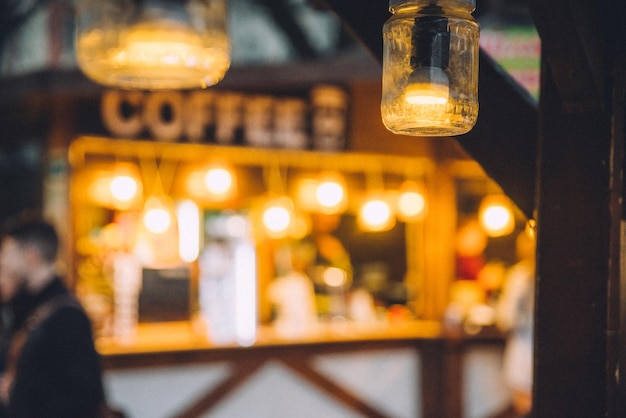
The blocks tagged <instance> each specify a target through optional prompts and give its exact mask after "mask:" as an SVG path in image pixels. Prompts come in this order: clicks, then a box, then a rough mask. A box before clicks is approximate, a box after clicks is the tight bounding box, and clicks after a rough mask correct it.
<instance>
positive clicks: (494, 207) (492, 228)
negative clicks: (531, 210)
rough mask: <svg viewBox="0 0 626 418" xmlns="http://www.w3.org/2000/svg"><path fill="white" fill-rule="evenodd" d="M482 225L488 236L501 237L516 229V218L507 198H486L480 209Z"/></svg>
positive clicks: (495, 196)
mask: <svg viewBox="0 0 626 418" xmlns="http://www.w3.org/2000/svg"><path fill="white" fill-rule="evenodd" d="M479 219H480V224H481V226H482V227H483V228H484V230H485V232H486V233H487V235H489V236H492V237H501V236H505V235H508V234H510V233H511V232H513V230H514V229H515V217H514V216H513V210H512V208H511V204H510V203H509V202H508V200H507V198H506V197H505V196H497V195H494V196H486V197H485V198H484V199H483V201H482V202H481V205H480V208H479Z"/></svg>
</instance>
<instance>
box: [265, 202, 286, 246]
mask: <svg viewBox="0 0 626 418" xmlns="http://www.w3.org/2000/svg"><path fill="white" fill-rule="evenodd" d="M293 218H294V214H293V203H292V202H291V199H289V198H288V197H281V198H278V199H274V200H271V201H270V202H268V203H267V205H266V206H265V210H264V211H263V215H262V220H263V225H264V226H265V229H266V231H267V232H268V234H269V235H270V236H271V237H272V238H282V237H285V236H287V235H288V233H289V228H290V226H291V223H292V221H293Z"/></svg>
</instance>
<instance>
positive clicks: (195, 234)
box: [176, 200, 200, 263]
mask: <svg viewBox="0 0 626 418" xmlns="http://www.w3.org/2000/svg"><path fill="white" fill-rule="evenodd" d="M176 220H177V223H178V254H179V255H180V258H181V260H183V261H184V262H187V263H192V262H194V261H195V260H196V259H197V258H198V255H199V254H200V209H199V208H198V205H196V204H195V203H194V202H193V201H191V200H185V201H182V202H180V203H179V204H178V205H177V207H176Z"/></svg>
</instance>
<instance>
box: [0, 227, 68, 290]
mask: <svg viewBox="0 0 626 418" xmlns="http://www.w3.org/2000/svg"><path fill="white" fill-rule="evenodd" d="M58 248H59V238H58V236H57V233H56V231H55V229H54V227H53V226H52V225H50V224H49V223H48V222H46V221H44V220H42V219H41V218H32V217H29V218H19V219H17V220H16V221H13V222H11V223H9V224H8V225H7V228H6V230H5V231H4V235H3V237H2V245H1V247H0V294H1V296H2V299H3V300H5V301H6V300H10V299H11V298H12V297H13V296H14V295H15V294H16V293H17V291H18V290H19V289H20V288H21V287H23V286H28V287H38V286H39V284H40V282H41V281H42V280H47V279H48V277H47V276H50V272H51V271H52V269H53V266H54V262H55V260H56V256H57V251H58Z"/></svg>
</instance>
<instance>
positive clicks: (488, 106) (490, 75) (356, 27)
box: [321, 0, 538, 218]
mask: <svg viewBox="0 0 626 418" xmlns="http://www.w3.org/2000/svg"><path fill="white" fill-rule="evenodd" d="M321 2H322V3H324V4H325V5H326V7H328V8H329V9H331V10H333V11H334V12H335V13H336V14H337V15H338V16H339V17H340V18H341V19H342V21H343V23H344V24H345V25H346V26H347V27H348V28H349V29H350V30H351V32H352V33H353V34H354V35H355V36H356V37H358V38H359V39H360V40H361V42H362V43H363V44H364V45H365V46H366V47H367V48H368V49H369V50H370V52H372V54H373V55H374V56H375V57H377V58H378V60H379V61H380V62H382V56H383V48H382V26H383V24H384V23H385V21H386V20H387V19H388V18H389V16H390V13H389V11H388V6H387V4H388V3H387V2H384V1H379V0H323V1H321ZM479 100H480V111H479V116H478V122H477V124H476V127H475V128H474V129H473V130H472V131H471V132H470V133H468V134H466V135H463V136H459V137H456V139H457V140H458V141H459V143H460V144H461V146H462V147H463V148H464V149H465V151H467V152H468V153H469V154H470V155H471V156H472V157H473V158H474V159H475V160H476V161H478V163H479V164H480V165H481V166H482V167H483V169H484V170H485V172H486V173H487V174H488V175H489V176H490V177H491V178H492V179H493V180H494V181H496V182H497V183H498V184H499V185H500V186H501V187H502V189H503V191H504V192H505V193H506V194H507V195H508V196H509V197H510V198H511V199H512V200H513V201H514V202H515V203H516V204H517V206H518V207H519V208H520V209H521V210H522V212H523V213H524V214H525V215H526V216H527V217H528V218H531V217H532V211H533V207H534V197H535V188H534V187H535V166H536V164H535V161H536V153H537V151H536V144H537V126H538V125H537V123H538V122H537V120H538V117H537V109H536V105H535V103H534V102H533V100H532V98H531V97H530V95H529V94H528V93H526V92H525V91H524V90H523V89H522V88H521V87H520V86H519V85H518V84H517V83H516V82H515V81H514V80H513V79H512V78H511V77H510V76H509V75H508V74H506V73H505V72H504V71H503V70H502V69H501V68H500V67H499V66H498V65H497V64H496V63H495V62H494V61H493V60H492V59H491V58H489V56H488V55H487V54H486V53H484V52H481V53H480V63H479Z"/></svg>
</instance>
